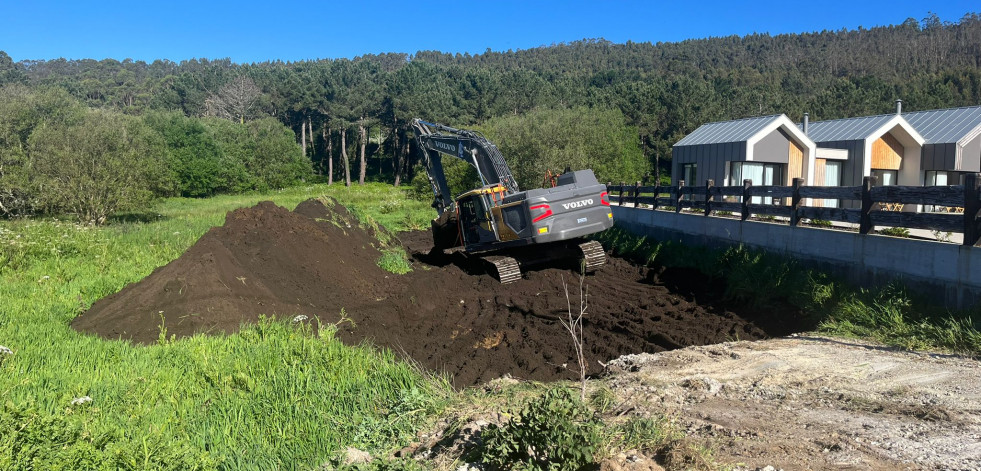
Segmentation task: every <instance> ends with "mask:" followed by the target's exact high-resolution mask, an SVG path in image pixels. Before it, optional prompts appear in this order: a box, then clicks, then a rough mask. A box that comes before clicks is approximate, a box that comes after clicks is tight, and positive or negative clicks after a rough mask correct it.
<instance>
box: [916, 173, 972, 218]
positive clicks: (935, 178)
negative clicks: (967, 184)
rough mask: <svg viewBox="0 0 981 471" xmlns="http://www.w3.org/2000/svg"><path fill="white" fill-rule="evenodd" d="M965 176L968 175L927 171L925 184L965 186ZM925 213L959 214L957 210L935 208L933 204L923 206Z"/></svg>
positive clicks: (944, 207) (941, 207)
mask: <svg viewBox="0 0 981 471" xmlns="http://www.w3.org/2000/svg"><path fill="white" fill-rule="evenodd" d="M965 175H967V174H966V173H961V172H944V171H937V170H927V171H926V174H925V178H924V179H923V183H924V184H925V185H926V186H946V185H963V184H964V176H965ZM923 211H925V212H928V213H940V212H945V213H946V212H957V210H956V209H955V208H954V207H951V206H935V205H932V204H929V205H925V206H923Z"/></svg>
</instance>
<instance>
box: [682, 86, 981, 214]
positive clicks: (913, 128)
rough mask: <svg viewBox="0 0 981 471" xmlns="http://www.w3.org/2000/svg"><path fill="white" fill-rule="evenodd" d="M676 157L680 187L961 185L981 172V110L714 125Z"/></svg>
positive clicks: (899, 105) (684, 144) (696, 135)
mask: <svg viewBox="0 0 981 471" xmlns="http://www.w3.org/2000/svg"><path fill="white" fill-rule="evenodd" d="M671 154H672V174H671V177H672V181H673V183H674V184H675V185H677V184H678V182H679V181H682V180H683V181H684V182H685V183H686V184H687V185H704V184H705V181H706V180H709V179H711V180H713V181H714V182H715V184H716V185H742V183H743V180H745V179H750V180H752V182H753V184H754V185H790V184H791V182H792V181H793V179H794V178H803V179H804V182H805V185H816V186H857V185H861V184H862V179H863V177H866V176H874V177H876V181H877V185H926V186H930V185H958V184H962V183H963V178H964V175H965V174H967V173H970V172H981V106H970V107H962V108H948V109H941V110H930V111H915V112H906V113H904V112H903V111H902V101H899V100H897V102H896V112H895V113H893V114H885V115H878V116H863V117H858V118H847V119H835V120H828V121H815V122H810V121H809V119H808V115H807V114H805V115H804V119H803V122H801V123H794V122H793V121H792V120H791V119H790V118H788V117H787V116H786V115H784V114H778V115H771V116H759V117H753V118H745V119H737V120H733V121H722V122H716V123H708V124H704V125H702V126H700V127H699V128H698V129H696V130H695V131H694V132H692V133H691V134H689V135H687V136H685V137H684V138H683V139H681V140H680V141H678V142H677V143H676V144H675V145H674V147H672V149H671ZM819 204H823V203H819ZM828 205H832V204H831V203H830V202H829V203H828ZM915 209H926V210H928V211H929V210H931V209H932V208H915ZM915 209H914V208H907V209H906V210H907V211H908V210H915Z"/></svg>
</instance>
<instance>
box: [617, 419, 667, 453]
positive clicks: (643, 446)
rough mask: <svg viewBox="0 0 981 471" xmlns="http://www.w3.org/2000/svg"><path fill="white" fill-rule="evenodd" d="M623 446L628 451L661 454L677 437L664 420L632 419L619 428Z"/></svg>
mask: <svg viewBox="0 0 981 471" xmlns="http://www.w3.org/2000/svg"><path fill="white" fill-rule="evenodd" d="M618 429H619V430H618V432H619V433H620V434H621V435H622V437H623V438H622V443H621V446H622V447H623V448H626V449H633V450H643V451H653V452H659V451H661V449H663V448H664V447H665V446H666V445H667V444H668V442H669V441H670V440H672V439H673V438H677V437H675V435H676V434H675V433H671V430H672V429H671V426H670V424H668V423H667V420H665V419H664V418H651V417H631V418H630V419H629V420H627V421H626V422H623V423H622V424H621V425H620V426H619V427H618Z"/></svg>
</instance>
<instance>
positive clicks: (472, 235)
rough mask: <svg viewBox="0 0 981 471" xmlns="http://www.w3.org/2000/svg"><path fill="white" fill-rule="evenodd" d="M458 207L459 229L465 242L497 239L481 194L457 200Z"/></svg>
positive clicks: (472, 242)
mask: <svg viewBox="0 0 981 471" xmlns="http://www.w3.org/2000/svg"><path fill="white" fill-rule="evenodd" d="M457 205H458V206H459V207H460V229H461V232H462V233H463V241H464V242H465V243H467V244H476V243H479V242H488V241H494V240H497V237H496V236H495V234H494V230H493V227H492V225H491V221H490V215H489V214H488V212H487V205H486V204H485V201H484V197H483V196H481V195H473V196H468V197H466V198H462V199H460V200H459V201H458V202H457Z"/></svg>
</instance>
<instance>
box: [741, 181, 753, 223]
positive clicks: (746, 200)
mask: <svg viewBox="0 0 981 471" xmlns="http://www.w3.org/2000/svg"><path fill="white" fill-rule="evenodd" d="M752 186H753V180H750V179H748V178H747V179H745V180H743V209H742V213H743V214H742V216H741V219H742V220H743V221H745V220H747V219H749V200H750V196H749V189H750V187H752Z"/></svg>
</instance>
